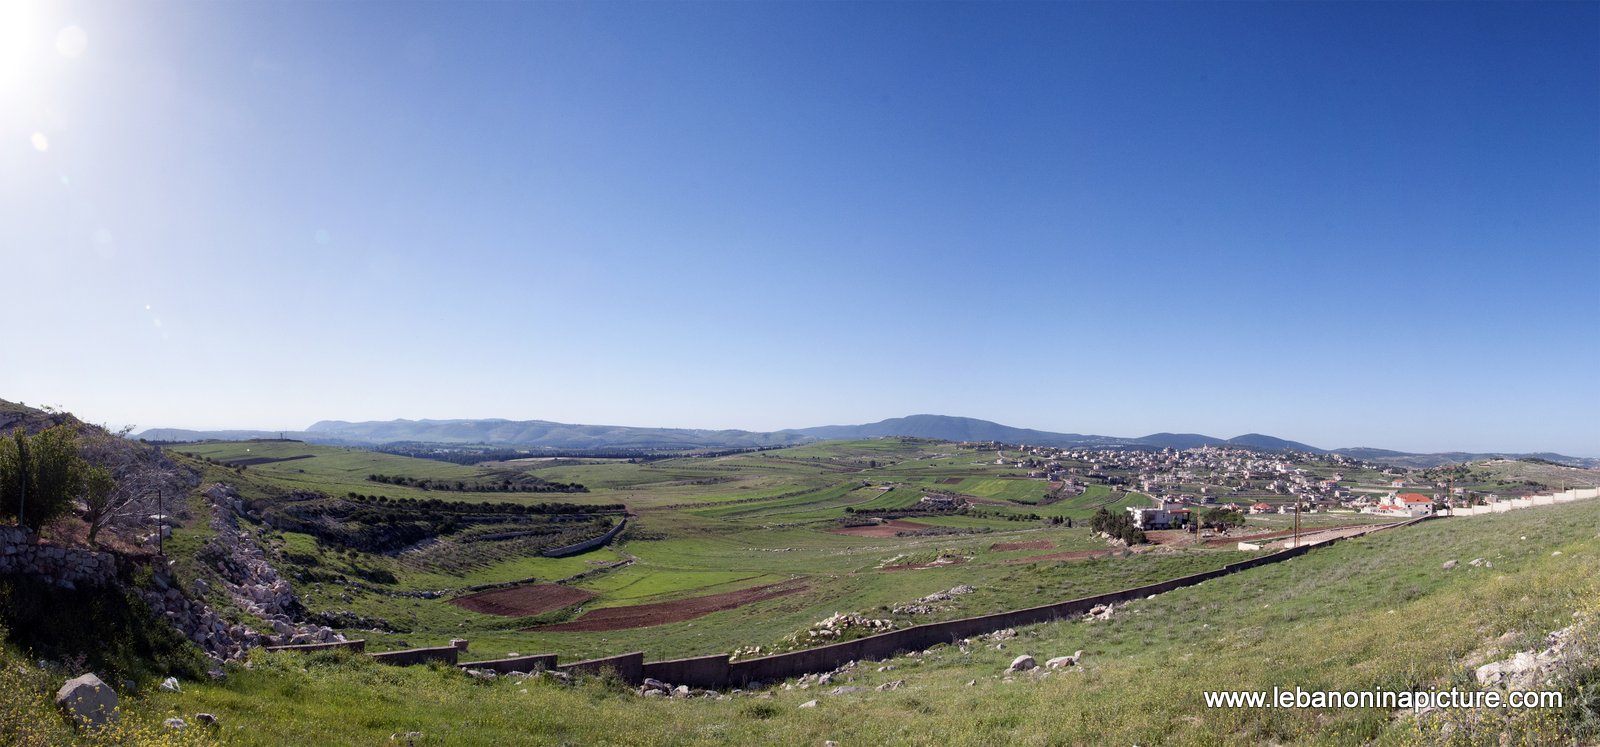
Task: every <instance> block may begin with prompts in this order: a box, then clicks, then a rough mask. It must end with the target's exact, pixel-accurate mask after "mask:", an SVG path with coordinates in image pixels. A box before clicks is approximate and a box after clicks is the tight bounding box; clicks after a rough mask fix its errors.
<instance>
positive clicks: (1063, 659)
mask: <svg viewBox="0 0 1600 747" xmlns="http://www.w3.org/2000/svg"><path fill="white" fill-rule="evenodd" d="M1082 657H1083V650H1082V649H1079V650H1078V652H1077V653H1075V654H1073V655H1071V656H1057V657H1055V658H1054V659H1051V660H1049V661H1047V662H1045V663H1044V665H1045V666H1046V667H1049V668H1050V669H1060V668H1062V667H1075V666H1078V660H1079V659H1081V658H1082Z"/></svg>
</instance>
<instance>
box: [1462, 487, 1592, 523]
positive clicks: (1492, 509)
mask: <svg viewBox="0 0 1600 747" xmlns="http://www.w3.org/2000/svg"><path fill="white" fill-rule="evenodd" d="M1591 498H1600V488H1574V489H1572V490H1563V491H1561V492H1559V493H1546V494H1543V495H1530V496H1528V497H1526V498H1506V499H1502V500H1499V501H1495V502H1494V503H1489V504H1485V505H1482V506H1467V507H1464V508H1453V509H1450V511H1449V512H1448V513H1447V514H1446V515H1447V516H1455V517H1462V518H1465V517H1470V516H1484V515H1486V514H1503V513H1505V512H1507V511H1518V510H1521V509H1524V508H1538V507H1539V506H1551V505H1555V504H1558V503H1571V502H1573V501H1583V500H1589V499H1591Z"/></svg>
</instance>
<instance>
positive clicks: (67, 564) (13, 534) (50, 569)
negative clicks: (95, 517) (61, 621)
mask: <svg viewBox="0 0 1600 747" xmlns="http://www.w3.org/2000/svg"><path fill="white" fill-rule="evenodd" d="M35 540H36V538H35V536H34V535H33V534H32V533H30V532H28V531H27V530H26V529H23V528H22V527H0V574H14V575H19V576H31V577H33V578H37V579H40V580H42V581H47V582H49V583H52V584H55V585H57V586H60V587H62V588H65V589H75V588H77V587H78V586H104V585H106V584H109V583H111V582H112V581H113V580H115V579H116V577H117V557H116V556H115V555H113V554H111V553H108V552H95V551H93V550H76V549H73V548H70V547H60V546H57V545H51V544H43V543H39V542H37V541H35Z"/></svg>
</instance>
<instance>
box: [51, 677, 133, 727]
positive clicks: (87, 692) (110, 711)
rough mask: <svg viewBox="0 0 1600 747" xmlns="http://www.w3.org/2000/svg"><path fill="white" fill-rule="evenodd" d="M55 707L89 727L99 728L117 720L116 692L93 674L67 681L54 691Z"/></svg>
mask: <svg viewBox="0 0 1600 747" xmlns="http://www.w3.org/2000/svg"><path fill="white" fill-rule="evenodd" d="M56 705H58V706H61V707H62V708H63V709H65V710H66V711H67V713H68V714H70V715H71V716H72V718H73V720H74V721H78V722H81V723H84V724H88V725H90V726H100V725H102V724H105V723H107V722H110V721H116V720H117V718H118V713H117V694H116V692H115V691H113V690H112V689H111V687H110V686H109V685H107V684H106V683H104V682H101V681H100V678H99V677H96V676H94V675H93V674H85V675H83V676H81V677H74V678H72V679H70V680H67V682H66V684H64V685H62V686H61V689H60V690H57V691H56Z"/></svg>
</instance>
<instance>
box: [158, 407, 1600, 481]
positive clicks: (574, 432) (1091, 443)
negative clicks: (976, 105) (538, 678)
mask: <svg viewBox="0 0 1600 747" xmlns="http://www.w3.org/2000/svg"><path fill="white" fill-rule="evenodd" d="M883 436H911V437H916V438H931V439H938V440H941V441H999V442H1002V443H1009V444H1029V445H1036V446H1054V447H1086V448H1132V449H1161V448H1174V449H1189V448H1195V447H1199V446H1231V447H1237V448H1246V449H1254V450H1257V451H1284V450H1294V451H1304V452H1310V453H1315V454H1327V453H1339V454H1344V455H1346V456H1350V457H1353V458H1358V459H1364V460H1368V461H1374V462H1385V463H1390V464H1397V465H1403V466H1409V467H1432V466H1437V465H1440V464H1447V463H1452V462H1465V461H1471V460H1474V459H1488V458H1496V457H1500V458H1508V459H1519V458H1528V457H1534V458H1539V459H1546V460H1549V461H1552V462H1560V463H1563V464H1570V465H1574V466H1579V467H1591V468H1592V467H1600V459H1591V458H1585V457H1569V456H1563V455H1561V454H1549V453H1539V454H1472V453H1466V452H1449V453H1442V454H1412V453H1408V452H1402V451H1390V450H1387V449H1374V448H1368V447H1352V448H1343V449H1321V448H1318V447H1315V446H1311V445H1309V444H1304V443H1300V442H1298V441H1289V440H1286V439H1282V438H1277V437H1275V436H1267V435H1262V434H1260V433H1247V434H1245V435H1243V436H1236V437H1234V438H1228V439H1222V438H1216V437H1214V436H1207V435H1203V434H1199V433H1152V434H1150V435H1148V436H1142V437H1139V438H1119V437H1115V436H1096V435H1087V434H1081V433H1052V432H1050V431H1039V430H1033V429H1031V428H1013V427H1011V426H1007V425H1001V424H999V423H994V422H990V421H988V420H978V419H976V418H961V417H951V416H948V415H911V416H909V417H903V418H890V419H888V420H880V421H878V422H876V423H868V424H865V425H824V426H817V427H814V428H791V429H786V430H781V431H771V432H759V431H742V430H700V429H693V428H634V427H629V426H620V425H574V424H569V423H555V422H551V421H547V420H503V419H498V418H491V419H485V420H385V421H365V422H359V423H352V422H347V421H343V420H323V421H319V422H316V423H313V424H312V425H311V427H310V428H307V429H306V430H304V431H251V430H230V431H193V430H183V429H177V428H152V429H150V430H147V431H144V432H143V433H140V434H139V437H140V438H144V439H148V440H151V441H202V440H211V439H215V440H225V441H230V440H232V441H236V440H246V439H252V438H280V437H282V438H293V439H299V440H303V441H310V442H314V443H328V444H341V445H373V446H375V445H382V444H389V443H398V442H421V443H435V444H473V445H487V446H500V447H506V448H543V449H600V448H630V449H703V448H751V447H757V446H792V445H796V444H802V443H808V442H811V441H829V440H836V439H861V438H877V437H883Z"/></svg>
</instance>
